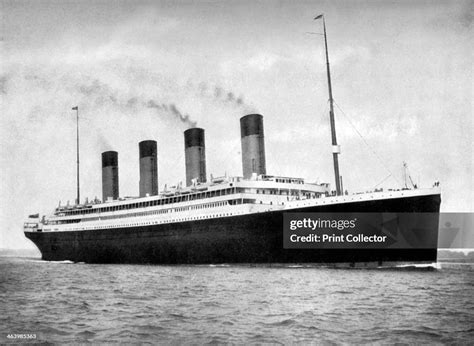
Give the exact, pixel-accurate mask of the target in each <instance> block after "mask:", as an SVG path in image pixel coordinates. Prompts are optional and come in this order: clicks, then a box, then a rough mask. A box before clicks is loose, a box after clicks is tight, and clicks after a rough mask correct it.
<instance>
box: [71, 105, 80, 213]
mask: <svg viewBox="0 0 474 346" xmlns="http://www.w3.org/2000/svg"><path fill="white" fill-rule="evenodd" d="M72 110H73V111H76V154H77V176H76V180H77V201H76V203H77V204H80V203H81V199H80V198H81V195H80V190H79V107H78V106H76V107H72Z"/></svg>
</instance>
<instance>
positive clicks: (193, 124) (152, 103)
mask: <svg viewBox="0 0 474 346" xmlns="http://www.w3.org/2000/svg"><path fill="white" fill-rule="evenodd" d="M146 107H148V108H155V109H159V110H162V111H165V112H168V113H171V114H173V115H174V116H175V117H176V118H177V119H179V120H180V121H181V122H183V123H184V124H186V125H187V126H188V127H196V124H197V123H196V122H195V121H192V120H191V119H190V116H189V115H188V114H183V113H181V112H180V111H179V110H178V107H176V105H175V104H174V103H171V104H169V105H166V104H164V103H162V104H157V103H156V102H155V101H153V100H149V101H148V102H147V103H146Z"/></svg>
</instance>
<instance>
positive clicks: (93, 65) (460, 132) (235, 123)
mask: <svg viewBox="0 0 474 346" xmlns="http://www.w3.org/2000/svg"><path fill="white" fill-rule="evenodd" d="M473 12H474V11H473V2H472V1H436V0H435V1H418V0H415V1H202V2H198V1H153V2H152V1H148V2H147V1H143V2H140V1H87V0H84V1H59V0H58V1H48V0H46V1H41V2H39V1H6V0H1V17H2V20H1V22H2V24H1V29H0V30H1V41H0V97H1V109H0V110H1V118H0V122H1V123H0V125H1V127H0V174H1V175H0V224H1V225H2V226H1V232H0V248H33V247H34V245H33V244H32V243H31V242H30V241H29V240H27V239H26V238H25V237H24V235H23V230H22V226H23V222H24V220H25V218H26V217H27V216H28V215H29V214H34V213H38V212H39V213H40V214H48V213H51V212H52V211H53V210H54V208H55V207H56V206H57V205H58V203H59V202H60V201H61V203H62V204H66V203H67V201H68V200H69V201H70V203H72V202H73V201H74V198H75V194H76V137H75V133H76V118H75V112H74V111H72V110H71V108H72V107H74V106H79V116H80V119H79V131H80V155H81V178H80V182H81V196H83V197H88V198H89V199H93V198H94V197H96V196H97V197H99V198H100V197H101V158H100V155H101V153H102V152H103V151H106V150H116V151H118V153H119V181H120V196H137V195H138V179H139V165H138V160H139V158H138V142H140V141H142V140H148V139H153V140H156V141H157V142H158V166H159V167H158V179H159V185H160V189H162V188H163V186H164V185H165V184H167V185H168V186H171V185H176V184H178V183H179V182H180V181H185V170H184V139H183V131H184V130H186V129H187V128H189V127H192V126H198V127H202V128H204V129H205V131H206V159H207V173H208V175H210V174H212V175H213V176H214V177H216V176H222V175H225V174H227V175H241V174H242V167H241V152H240V125H239V118H240V117H242V116H244V115H246V114H249V113H260V114H262V115H263V116H264V126H265V147H266V161H267V173H269V174H274V175H282V176H294V177H302V178H305V179H306V180H307V181H309V182H329V183H331V184H332V185H334V178H333V177H334V173H333V165H332V155H331V140H330V129H329V117H328V109H329V104H328V92H327V80H326V70H325V57H324V41H323V38H322V36H321V35H319V34H320V33H321V32H322V23H321V21H314V20H313V18H314V17H315V16H316V15H318V14H320V13H324V15H325V19H326V25H327V34H328V46H329V58H330V62H331V72H332V82H333V94H334V100H335V103H336V106H335V117H336V127H337V136H338V142H339V144H340V145H341V148H342V153H341V155H340V157H339V160H340V171H341V175H342V177H343V182H344V189H347V190H349V191H350V192H356V191H367V190H370V189H373V188H374V187H378V188H380V187H384V188H399V187H402V186H403V185H404V179H403V162H406V163H407V165H408V171H409V174H410V176H411V177H412V179H413V180H414V181H415V183H417V185H418V186H419V187H431V186H432V184H433V182H435V181H440V186H441V188H442V204H441V210H442V211H443V212H455V211H457V212H472V211H473V197H474V196H473V191H474V186H473V160H474V159H473V157H474V156H473V144H472V141H473V112H472V107H473V99H474V97H473V96H474V95H473V90H472V81H473V79H472V61H473V54H472V42H474V40H473V37H472V36H473V34H472V21H473V19H472V14H473Z"/></svg>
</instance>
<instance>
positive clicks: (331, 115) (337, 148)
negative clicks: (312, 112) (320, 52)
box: [314, 14, 342, 196]
mask: <svg viewBox="0 0 474 346" xmlns="http://www.w3.org/2000/svg"><path fill="white" fill-rule="evenodd" d="M320 18H322V19H323V28H324V46H325V48H326V70H327V76H328V89H329V119H330V122H331V138H332V157H333V161H334V175H335V180H336V194H337V195H338V196H339V195H342V190H341V178H342V177H341V176H340V175H339V161H338V155H339V154H340V153H341V149H340V146H339V145H338V144H337V138H336V123H335V121H334V100H333V98H332V85H331V70H330V68H329V54H328V40H327V36H326V22H325V20H324V15H323V14H320V15H319V16H316V17H315V18H314V19H315V20H316V19H320Z"/></svg>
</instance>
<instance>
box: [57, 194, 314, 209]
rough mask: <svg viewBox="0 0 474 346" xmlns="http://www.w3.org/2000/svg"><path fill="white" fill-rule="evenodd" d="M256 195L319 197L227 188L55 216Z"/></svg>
mask: <svg viewBox="0 0 474 346" xmlns="http://www.w3.org/2000/svg"><path fill="white" fill-rule="evenodd" d="M255 192H256V193H257V194H268V195H283V196H298V195H303V196H306V197H307V198H319V197H320V196H321V194H320V193H317V192H302V191H300V190H286V189H282V190H280V189H256V190H255V189H250V188H236V187H233V188H227V189H222V190H216V191H205V192H199V193H193V194H187V195H180V196H173V197H167V198H159V199H156V200H153V201H146V202H140V203H129V204H122V205H115V206H108V207H102V208H86V209H77V210H68V211H64V212H61V213H58V214H57V216H72V215H85V214H94V213H106V212H111V211H119V210H129V209H138V208H146V207H153V206H159V205H167V204H173V203H180V202H185V201H193V200H198V199H203V198H211V197H218V196H225V195H229V194H235V193H255Z"/></svg>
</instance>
